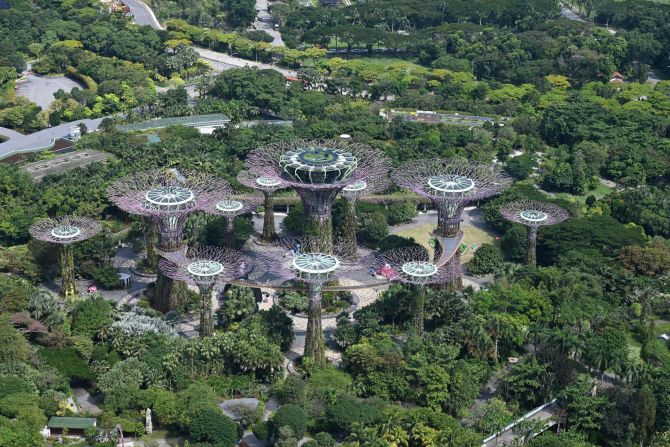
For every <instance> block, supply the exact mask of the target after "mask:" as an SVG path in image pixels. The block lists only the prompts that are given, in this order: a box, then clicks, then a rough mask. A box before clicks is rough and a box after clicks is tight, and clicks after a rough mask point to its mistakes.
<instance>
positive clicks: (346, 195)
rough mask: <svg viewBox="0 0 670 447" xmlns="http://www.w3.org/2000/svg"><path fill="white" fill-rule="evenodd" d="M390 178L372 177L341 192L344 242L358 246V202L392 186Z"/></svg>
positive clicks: (346, 187)
mask: <svg viewBox="0 0 670 447" xmlns="http://www.w3.org/2000/svg"><path fill="white" fill-rule="evenodd" d="M390 183H391V182H390V179H389V177H388V176H375V177H370V178H368V180H359V181H357V182H356V183H353V184H351V185H348V186H345V187H344V188H343V189H342V191H341V192H340V196H341V197H342V199H343V201H344V219H343V220H344V241H345V242H347V243H349V244H352V245H355V244H356V201H357V200H358V199H359V198H360V197H363V196H365V195H368V194H374V193H377V192H379V191H383V190H385V189H386V188H388V187H389V185H390Z"/></svg>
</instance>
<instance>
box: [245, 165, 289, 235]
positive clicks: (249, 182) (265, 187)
mask: <svg viewBox="0 0 670 447" xmlns="http://www.w3.org/2000/svg"><path fill="white" fill-rule="evenodd" d="M237 180H239V182H240V183H242V184H243V185H244V186H247V187H249V188H253V189H257V190H259V191H261V192H262V193H263V209H264V210H265V212H264V214H263V233H262V234H261V242H265V243H271V242H274V241H275V240H276V239H277V232H276V230H275V211H274V208H275V201H274V193H275V192H276V191H277V190H279V189H282V188H283V187H284V186H283V185H284V183H283V182H282V181H281V180H279V179H277V178H274V177H263V176H261V177H257V176H255V175H253V174H252V173H251V172H250V171H248V170H244V171H242V172H240V173H239V175H238V176H237Z"/></svg>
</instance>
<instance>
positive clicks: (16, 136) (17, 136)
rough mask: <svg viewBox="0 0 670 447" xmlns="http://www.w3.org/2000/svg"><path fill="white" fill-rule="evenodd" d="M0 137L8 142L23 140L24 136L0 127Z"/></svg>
mask: <svg viewBox="0 0 670 447" xmlns="http://www.w3.org/2000/svg"><path fill="white" fill-rule="evenodd" d="M0 135H3V136H5V137H7V138H8V139H9V140H11V139H20V138H23V137H24V136H25V135H23V134H22V133H20V132H17V131H15V130H13V129H7V128H6V127H0ZM9 140H7V141H9Z"/></svg>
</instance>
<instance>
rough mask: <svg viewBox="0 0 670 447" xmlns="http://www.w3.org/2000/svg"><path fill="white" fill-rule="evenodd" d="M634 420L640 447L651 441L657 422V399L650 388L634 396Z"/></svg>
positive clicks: (645, 387) (644, 388) (643, 389)
mask: <svg viewBox="0 0 670 447" xmlns="http://www.w3.org/2000/svg"><path fill="white" fill-rule="evenodd" d="M633 407H634V411H633V420H634V421H635V429H636V432H637V438H638V440H639V441H640V447H642V446H644V445H645V444H646V443H647V441H648V440H649V438H650V436H651V434H652V433H653V430H654V423H655V422H656V398H655V397H654V394H653V393H652V392H651V390H650V389H649V387H647V386H644V387H642V388H641V389H639V390H638V391H637V392H636V393H635V396H634V404H633Z"/></svg>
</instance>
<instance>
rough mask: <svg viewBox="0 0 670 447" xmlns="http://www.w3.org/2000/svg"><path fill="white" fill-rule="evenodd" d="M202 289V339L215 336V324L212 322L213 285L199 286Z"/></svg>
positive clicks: (200, 332)
mask: <svg viewBox="0 0 670 447" xmlns="http://www.w3.org/2000/svg"><path fill="white" fill-rule="evenodd" d="M198 288H199V289H200V328H199V334H200V337H211V336H212V335H214V323H213V322H212V289H213V287H212V285H201V286H198Z"/></svg>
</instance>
